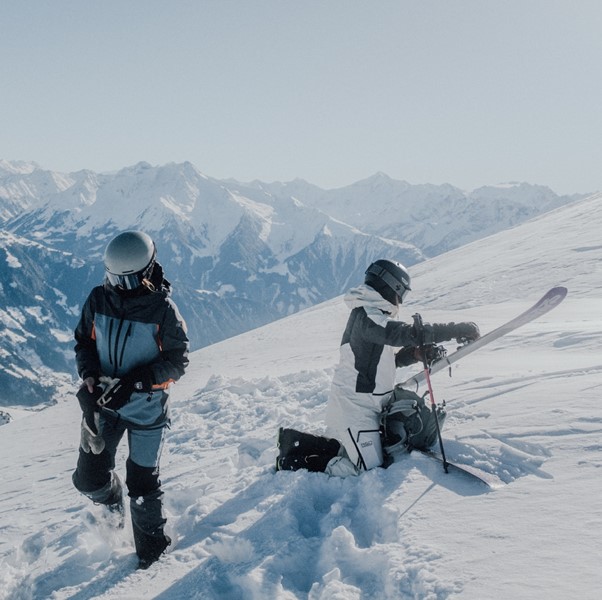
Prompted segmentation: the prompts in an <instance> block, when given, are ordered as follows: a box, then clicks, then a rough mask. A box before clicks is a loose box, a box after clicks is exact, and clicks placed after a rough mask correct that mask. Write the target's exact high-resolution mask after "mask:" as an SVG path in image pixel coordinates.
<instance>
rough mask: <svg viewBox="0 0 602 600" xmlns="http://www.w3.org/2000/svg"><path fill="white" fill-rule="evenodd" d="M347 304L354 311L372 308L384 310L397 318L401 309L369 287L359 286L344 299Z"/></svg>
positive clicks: (351, 290)
mask: <svg viewBox="0 0 602 600" xmlns="http://www.w3.org/2000/svg"><path fill="white" fill-rule="evenodd" d="M344 301H345V304H346V305H347V306H348V307H349V308H350V309H351V310H353V309H354V308H359V307H360V306H361V307H364V308H366V307H371V308H377V309H379V310H382V311H383V312H385V313H388V314H390V315H391V316H392V317H396V316H397V313H398V312H399V307H398V306H395V305H394V304H391V303H390V302H388V301H387V300H385V299H384V298H383V297H382V296H381V295H380V294H379V293H378V292H377V291H376V290H374V289H372V288H371V287H370V286H368V285H359V286H358V287H355V288H352V289H350V290H349V291H348V292H347V293H346V294H345V297H344Z"/></svg>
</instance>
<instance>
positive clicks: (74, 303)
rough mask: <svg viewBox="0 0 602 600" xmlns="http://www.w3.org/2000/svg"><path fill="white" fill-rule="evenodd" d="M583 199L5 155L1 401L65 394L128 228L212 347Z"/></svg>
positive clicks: (530, 188)
mask: <svg viewBox="0 0 602 600" xmlns="http://www.w3.org/2000/svg"><path fill="white" fill-rule="evenodd" d="M580 197H581V196H558V195H557V194H555V193H554V192H553V191H552V190H550V189H549V188H546V187H543V186H535V185H530V184H526V183H521V184H518V183H517V184H506V185H502V186H491V187H484V188H480V189H478V190H474V191H472V192H464V191H462V190H460V189H458V188H455V187H453V186H451V185H429V184H424V185H411V184H409V183H407V182H404V181H396V180H393V179H391V178H389V177H387V176H386V175H385V174H382V173H377V174H375V175H374V176H372V177H370V178H368V179H365V180H363V181H359V182H357V183H354V184H352V185H349V186H347V187H344V188H340V189H334V190H323V189H320V188H318V187H316V186H314V185H311V184H310V183H307V182H305V181H302V180H295V181H292V182H288V183H263V182H258V181H255V182H251V183H240V182H236V181H232V180H225V181H220V180H216V179H213V178H211V177H208V176H206V175H204V174H203V173H201V172H200V171H199V170H198V169H197V168H196V167H194V166H193V165H192V164H190V163H182V164H168V165H163V166H158V167H153V166H151V165H149V164H147V163H139V164H137V165H134V166H132V167H127V168H124V169H122V170H120V171H119V172H117V173H94V172H92V171H79V172H76V173H56V172H52V171H48V170H45V169H43V168H41V167H39V166H37V165H35V164H33V163H26V162H18V161H6V160H0V223H1V224H2V229H1V230H0V323H1V324H2V328H1V329H0V357H1V358H2V363H1V364H0V405H4V406H9V405H26V406H31V405H39V404H46V403H49V402H53V401H54V398H55V394H56V391H57V389H59V388H60V386H62V385H69V383H70V381H71V378H72V377H73V375H74V372H73V353H72V345H73V344H72V341H71V337H72V331H73V328H74V327H75V324H76V322H77V318H78V314H79V310H80V307H81V305H82V303H83V301H84V300H85V297H86V296H87V294H88V292H89V291H90V289H91V287H92V286H93V285H96V284H98V283H99V282H100V281H102V277H103V268H102V253H103V250H104V247H105V246H106V244H107V242H108V241H109V240H110V239H111V238H112V237H113V236H114V235H116V234H117V233H119V232H121V231H123V230H126V229H141V230H144V231H146V232H148V233H149V234H150V235H151V236H152V237H153V238H154V240H155V242H156V244H157V247H158V257H159V261H160V262H161V263H162V265H163V266H164V268H165V271H166V275H167V278H168V279H169V280H170V281H172V283H173V284H174V299H175V300H176V302H177V303H178V305H179V307H180V309H181V311H182V313H183V315H184V317H185V319H186V321H187V323H188V327H189V333H190V338H191V345H192V349H197V348H200V347H203V346H207V345H209V344H212V343H214V342H217V341H220V340H223V339H226V338H228V337H231V336H233V335H236V334H238V333H241V332H243V331H247V330H249V329H253V328H255V327H259V326H261V325H263V324H265V323H268V322H270V321H272V320H274V319H277V318H280V317H283V316H286V315H289V314H292V313H294V312H296V311H298V310H300V309H303V308H307V307H309V306H312V305H314V304H316V303H319V302H322V301H324V300H327V299H329V298H333V297H335V296H337V295H339V294H341V293H342V292H344V291H345V290H346V289H347V288H348V287H349V286H350V285H354V284H356V283H357V282H359V281H361V280H362V278H363V272H364V270H365V268H366V266H367V265H368V264H369V263H370V262H371V261H372V260H374V259H376V258H379V257H383V256H387V257H389V258H394V259H397V260H400V261H402V262H403V263H405V264H406V265H407V266H411V265H413V264H416V263H418V262H421V261H422V260H424V259H425V258H427V257H431V256H434V255H437V254H440V253H442V252H445V251H447V250H450V249H452V248H456V247H459V246H461V245H463V244H466V243H468V242H471V241H473V240H475V239H478V238H480V237H483V236H485V235H488V234H491V233H494V232H496V231H501V230H504V229H507V228H509V227H512V226H515V225H517V224H519V223H522V222H523V221H525V220H527V219H530V218H532V217H534V216H537V215H539V214H542V213H544V212H546V211H549V210H551V209H554V208H557V207H559V206H563V205H565V204H567V203H570V202H573V201H575V200H578V199H579V198H580Z"/></svg>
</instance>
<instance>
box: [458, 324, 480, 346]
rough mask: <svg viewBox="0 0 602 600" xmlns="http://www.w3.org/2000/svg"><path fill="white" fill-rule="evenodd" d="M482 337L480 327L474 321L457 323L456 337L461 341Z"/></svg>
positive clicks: (470, 340) (471, 340)
mask: <svg viewBox="0 0 602 600" xmlns="http://www.w3.org/2000/svg"><path fill="white" fill-rule="evenodd" d="M480 337H481V333H480V331H479V327H478V326H477V324H476V323H473V322H472V321H469V322H466V323H456V327H455V332H454V338H455V339H456V341H457V342H459V343H464V342H474V341H475V340H478V339H479V338H480Z"/></svg>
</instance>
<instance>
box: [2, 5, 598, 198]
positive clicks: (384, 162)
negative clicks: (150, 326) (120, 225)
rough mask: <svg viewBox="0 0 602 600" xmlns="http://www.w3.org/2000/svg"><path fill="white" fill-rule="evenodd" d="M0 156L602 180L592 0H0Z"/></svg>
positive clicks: (57, 161)
mask: <svg viewBox="0 0 602 600" xmlns="http://www.w3.org/2000/svg"><path fill="white" fill-rule="evenodd" d="M0 57H1V60H0V158H4V159H7V160H33V161H35V162H37V163H39V164H40V165H41V166H42V167H43V168H46V169H52V170H58V171H65V172H70V171H76V170H79V169H84V168H87V169H92V170H94V171H112V170H116V169H119V168H122V167H125V166H129V165H132V164H135V163H137V162H139V161H143V160H144V161H147V162H149V163H151V164H153V165H160V164H165V163H169V162H183V161H190V162H192V163H193V164H194V165H195V166H196V167H197V168H198V169H200V170H201V171H202V172H203V173H205V174H207V175H209V176H211V177H216V178H219V179H225V178H229V177H232V178H235V179H238V180H240V181H250V180H253V179H260V180H263V181H289V180H291V179H294V178H296V177H300V178H303V179H306V180H307V181H309V182H311V183H314V184H316V185H318V186H320V187H324V188H333V187H341V186H344V185H348V184H351V183H353V182H355V181H358V180H359V179H363V178H365V177H368V176H370V175H372V174H374V173H375V172H377V171H382V172H385V173H387V174H388V175H389V176H391V177H393V178H395V179H404V180H406V181H409V182H410V183H414V184H417V183H437V184H439V183H451V184H453V185H456V186H458V187H461V188H463V189H467V190H470V189H474V188H475V187H478V186H480V185H485V184H495V183H501V182H508V181H528V182H530V183H538V184H543V185H549V186H550V187H551V188H552V189H553V190H554V191H556V192H557V193H573V192H589V191H595V190H601V189H602V1H600V0H498V1H494V0H492V1H488V0H397V1H393V0H363V1H359V0H347V1H343V0H196V1H195V0H69V1H67V0H27V1H25V0H2V6H1V7H0Z"/></svg>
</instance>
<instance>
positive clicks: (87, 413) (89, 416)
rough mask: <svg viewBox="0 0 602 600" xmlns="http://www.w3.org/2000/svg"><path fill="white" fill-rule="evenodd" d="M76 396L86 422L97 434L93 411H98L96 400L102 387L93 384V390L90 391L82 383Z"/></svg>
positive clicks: (100, 394) (100, 393)
mask: <svg viewBox="0 0 602 600" xmlns="http://www.w3.org/2000/svg"><path fill="white" fill-rule="evenodd" d="M76 396H77V399H78V401H79V406H80V408H81V409H82V413H83V415H84V420H85V421H86V424H87V425H88V427H89V428H90V430H91V431H92V432H93V433H94V434H97V433H98V429H97V427H96V422H95V418H94V413H95V412H98V408H99V407H98V404H96V401H97V400H98V399H99V398H100V397H101V396H102V388H101V387H100V386H99V385H94V391H93V392H90V391H89V390H88V386H87V385H86V383H84V384H83V385H82V386H81V387H80V388H79V390H78V391H77V394H76Z"/></svg>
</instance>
